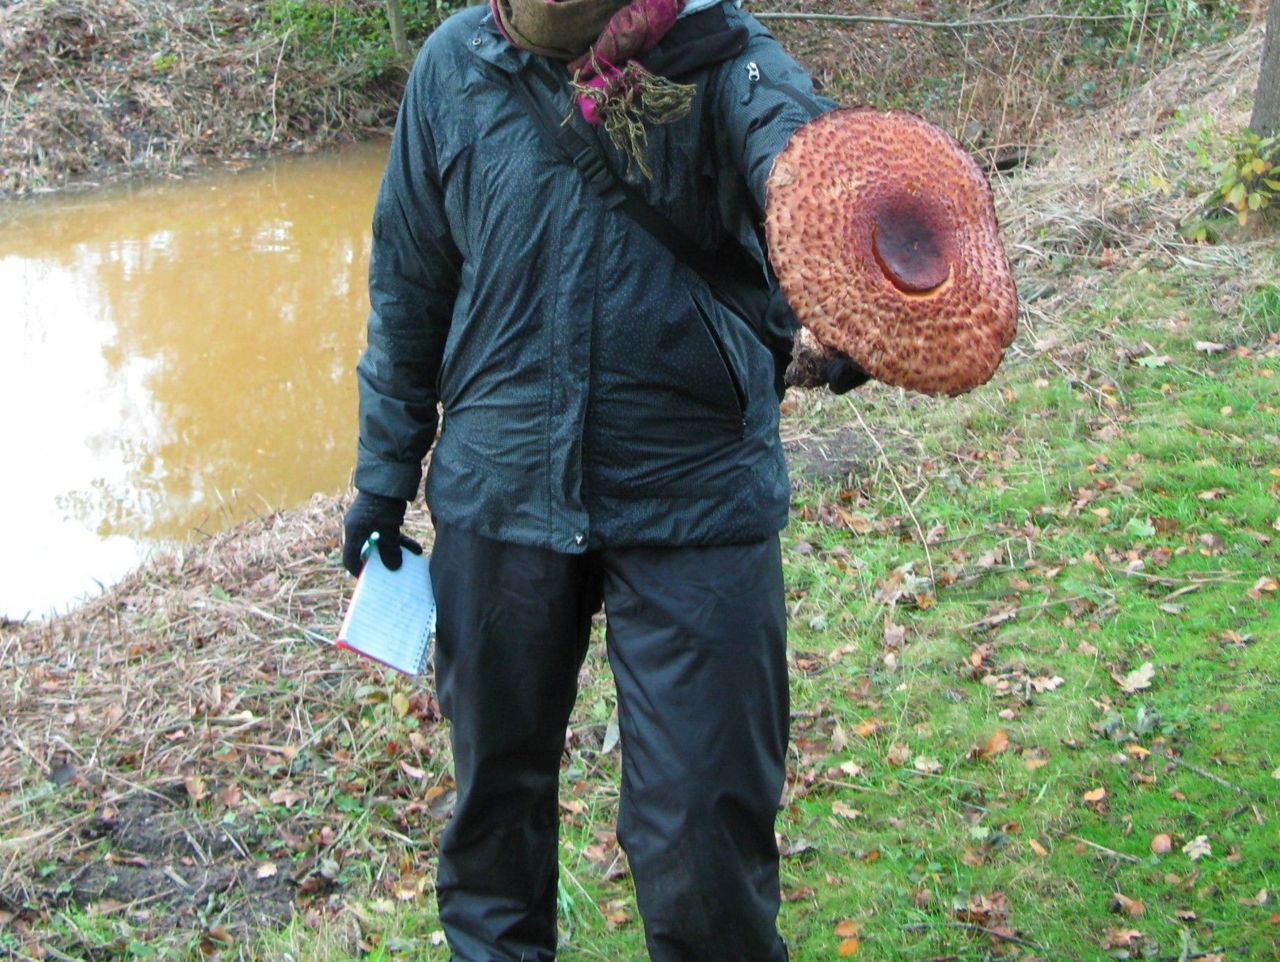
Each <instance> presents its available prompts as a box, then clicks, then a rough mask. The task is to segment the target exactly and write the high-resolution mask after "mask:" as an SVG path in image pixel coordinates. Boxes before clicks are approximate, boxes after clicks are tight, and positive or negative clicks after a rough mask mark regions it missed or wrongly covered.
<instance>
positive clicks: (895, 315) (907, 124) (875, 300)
mask: <svg viewBox="0 0 1280 962" xmlns="http://www.w3.org/2000/svg"><path fill="white" fill-rule="evenodd" d="M765 214H766V222H765V229H766V234H767V239H768V244H769V257H770V260H771V261H772V263H773V267H774V270H775V272H776V273H777V275H778V280H779V282H780V284H781V286H782V292H783V294H784V295H785V296H786V299H787V302H788V303H789V304H790V305H791V307H792V309H793V310H794V311H795V314H796V316H797V317H798V318H799V320H800V323H801V324H802V325H803V326H804V329H805V330H804V331H802V332H801V335H800V336H799V337H798V338H797V344H798V345H800V346H799V349H798V350H797V352H796V360H795V362H793V368H795V366H796V364H797V363H799V362H801V360H802V358H803V356H804V355H805V353H806V352H808V354H809V355H811V356H810V359H809V361H808V362H806V363H808V365H809V367H810V370H816V367H815V365H817V364H819V363H822V361H821V359H822V357H823V356H824V353H825V354H826V355H828V360H829V355H830V352H838V353H840V354H844V355H846V356H847V357H849V358H851V359H852V360H853V361H854V362H856V363H857V364H858V365H859V366H860V367H861V368H863V369H865V371H866V372H867V373H868V374H869V375H870V376H871V377H874V378H875V379H876V380H879V381H884V382H886V383H888V384H894V385H898V386H900V387H905V388H909V389H911V390H915V391H921V392H924V393H926V394H948V395H955V394H962V393H964V392H965V391H969V390H971V389H973V388H975V387H977V386H978V385H980V384H983V383H985V382H986V381H987V380H988V379H990V377H991V375H992V374H994V373H995V370H996V368H997V367H998V366H999V364H1000V361H1001V359H1002V357H1003V355H1004V349H1005V348H1006V347H1008V346H1009V344H1011V343H1012V342H1013V337H1014V334H1015V332H1016V328H1017V314H1018V298H1017V290H1016V288H1015V287H1014V284H1013V277H1012V273H1011V271H1010V269H1009V261H1008V258H1007V257H1006V256H1005V252H1004V247H1003V245H1002V244H1001V242H1000V235H999V228H998V225H997V223H996V215H995V205H994V203H993V201H992V197H991V187H990V185H989V184H988V183H987V179H986V176H985V175H984V174H983V172H982V169H981V168H980V167H979V166H978V164H977V162H976V161H974V159H973V158H972V157H971V156H970V155H969V154H968V153H967V152H966V151H965V150H964V148H963V147H961V145H960V144H959V143H958V142H957V141H956V140H955V139H954V138H952V137H951V136H950V135H949V134H947V133H946V132H945V131H943V130H941V129H940V128H938V127H935V126H933V125H932V124H929V123H926V122H925V121H923V120H921V119H920V118H918V117H916V116H915V115H913V114H909V113H906V112H905V111H888V112H880V111H878V110H875V109H872V108H865V107H855V108H845V109H841V110H835V111H833V112H831V113H829V114H824V115H823V116H821V117H819V118H817V119H816V120H813V121H811V122H810V123H808V124H806V125H805V126H803V127H801V128H800V129H799V130H797V131H796V132H795V134H794V135H793V136H792V137H791V140H790V141H788V143H787V146H786V147H785V148H784V149H783V151H782V153H780V154H779V155H778V158H777V160H776V161H775V162H774V166H773V171H772V172H771V173H770V175H769V181H768V194H767V204H766V211H765ZM806 334H807V335H808V336H809V337H811V338H812V340H813V341H814V342H815V344H816V347H813V348H809V347H806V345H805V344H804V343H803V341H804V339H805V336H806ZM814 358H817V360H814ZM793 376H794V377H796V378H799V377H800V376H801V372H800V371H799V370H795V371H793V370H792V369H788V381H789V382H790V383H805V382H804V381H802V380H793V379H792V378H793ZM812 383H822V382H820V381H819V382H812Z"/></svg>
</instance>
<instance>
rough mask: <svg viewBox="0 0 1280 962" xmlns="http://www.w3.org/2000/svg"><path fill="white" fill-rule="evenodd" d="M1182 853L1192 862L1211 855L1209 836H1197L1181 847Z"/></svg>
mask: <svg viewBox="0 0 1280 962" xmlns="http://www.w3.org/2000/svg"><path fill="white" fill-rule="evenodd" d="M1182 852H1183V854H1184V855H1186V856H1187V858H1189V859H1191V861H1193V862H1194V861H1196V860H1197V859H1200V858H1203V857H1204V856H1206V855H1212V854H1213V848H1212V847H1211V846H1210V845H1209V836H1208V835H1197V836H1196V837H1195V838H1193V839H1192V840H1191V841H1189V842H1188V843H1187V844H1186V845H1184V846H1182Z"/></svg>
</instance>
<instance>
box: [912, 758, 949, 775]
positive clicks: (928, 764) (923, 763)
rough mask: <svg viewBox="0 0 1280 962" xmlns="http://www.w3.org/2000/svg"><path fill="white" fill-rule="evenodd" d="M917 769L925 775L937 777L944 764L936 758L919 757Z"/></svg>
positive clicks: (916, 764) (916, 763)
mask: <svg viewBox="0 0 1280 962" xmlns="http://www.w3.org/2000/svg"><path fill="white" fill-rule="evenodd" d="M915 769H916V771H918V772H922V773H923V774H925V775H937V774H938V773H939V772H940V771H942V762H940V761H938V760H937V759H936V758H929V757H928V756H927V755H917V756H916V760H915Z"/></svg>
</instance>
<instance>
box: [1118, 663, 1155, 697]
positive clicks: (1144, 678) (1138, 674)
mask: <svg viewBox="0 0 1280 962" xmlns="http://www.w3.org/2000/svg"><path fill="white" fill-rule="evenodd" d="M1155 676H1156V666H1155V665H1153V664H1151V662H1149V661H1144V662H1143V663H1142V666H1141V667H1139V668H1135V669H1134V670H1133V671H1131V672H1129V674H1127V675H1124V676H1121V675H1117V674H1114V673H1113V674H1112V675H1111V677H1112V678H1114V679H1115V680H1116V683H1117V684H1118V685H1119V686H1120V688H1121V689H1122V690H1124V691H1126V692H1128V693H1129V694H1133V693H1134V692H1136V691H1142V689H1144V688H1150V687H1151V681H1152V679H1153V678H1155Z"/></svg>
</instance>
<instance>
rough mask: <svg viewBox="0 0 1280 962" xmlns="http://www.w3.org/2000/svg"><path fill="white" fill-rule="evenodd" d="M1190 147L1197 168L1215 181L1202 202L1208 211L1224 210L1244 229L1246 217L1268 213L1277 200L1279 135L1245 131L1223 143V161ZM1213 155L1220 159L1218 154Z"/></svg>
mask: <svg viewBox="0 0 1280 962" xmlns="http://www.w3.org/2000/svg"><path fill="white" fill-rule="evenodd" d="M1192 146H1193V147H1194V148H1195V149H1196V150H1197V153H1198V154H1199V157H1200V164H1201V166H1202V167H1207V169H1208V171H1209V172H1210V173H1211V174H1212V175H1213V176H1214V177H1215V178H1216V179H1217V183H1216V185H1215V186H1214V188H1213V190H1212V191H1211V192H1210V193H1209V196H1208V198H1207V201H1206V206H1207V207H1209V208H1210V209H1215V208H1226V209H1228V210H1230V211H1231V212H1232V213H1233V214H1234V215H1235V218H1236V220H1237V221H1239V223H1240V224H1241V225H1244V224H1246V223H1248V221H1249V217H1250V215H1252V214H1256V213H1259V212H1261V211H1264V210H1266V209H1268V208H1269V207H1271V205H1272V204H1273V203H1275V202H1276V200H1277V198H1280V171H1277V169H1276V166H1277V164H1280V134H1273V135H1272V136H1270V137H1259V136H1258V135H1257V134H1255V133H1254V132H1253V131H1252V130H1250V129H1249V128H1248V127H1245V128H1244V129H1242V130H1241V131H1240V132H1239V133H1237V134H1235V135H1234V136H1232V137H1229V138H1228V139H1227V140H1226V142H1225V144H1224V145H1223V147H1224V148H1225V152H1226V153H1227V154H1228V156H1227V158H1226V159H1225V160H1217V161H1215V160H1212V159H1211V156H1210V154H1209V152H1208V151H1206V150H1205V149H1204V148H1203V147H1202V146H1201V145H1200V144H1199V143H1198V142H1193V144H1192ZM1214 153H1216V154H1217V155H1218V156H1221V151H1215V152H1214ZM1201 239H1203V238H1201Z"/></svg>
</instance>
